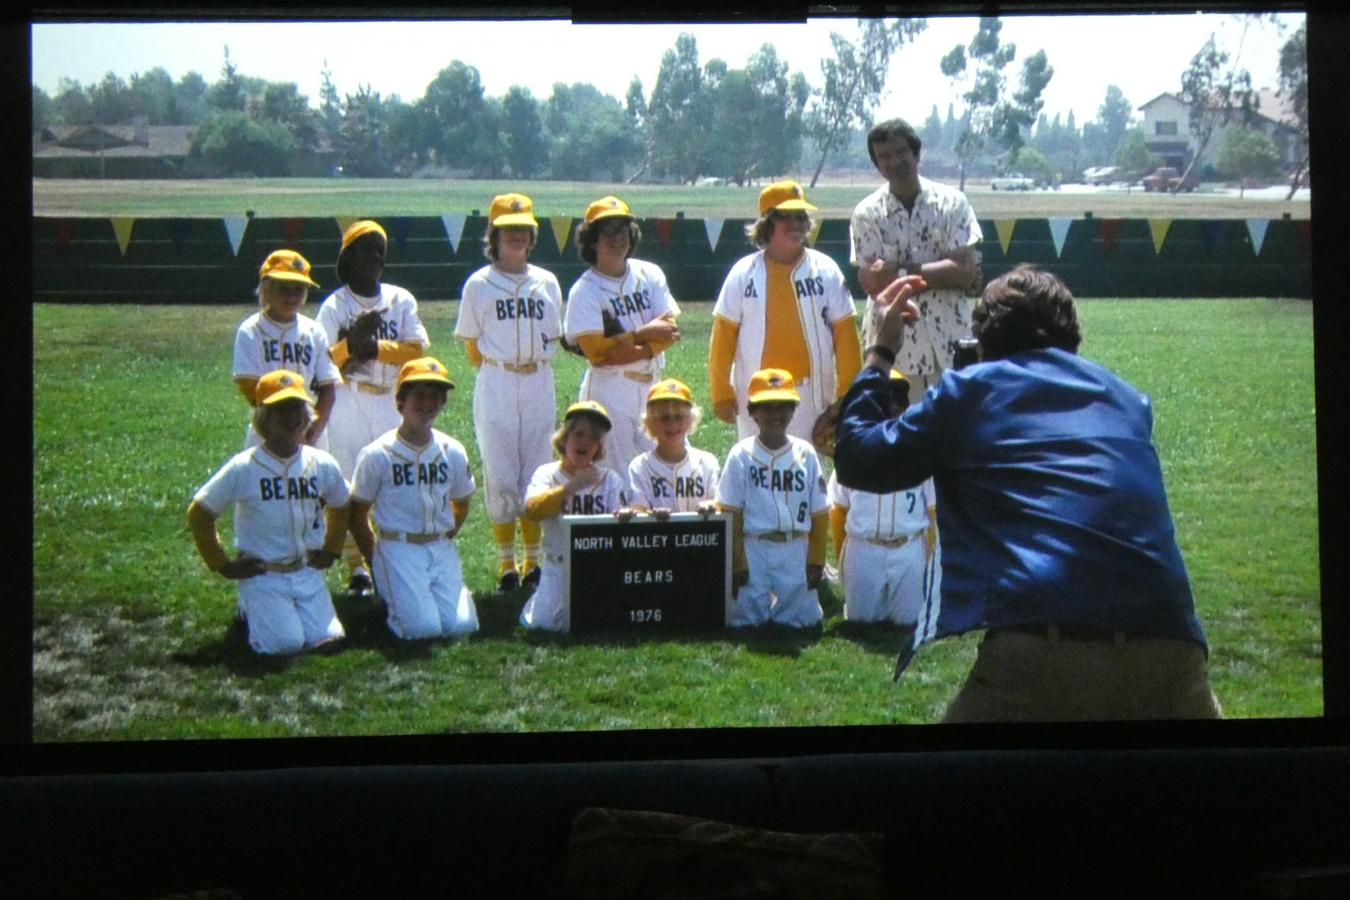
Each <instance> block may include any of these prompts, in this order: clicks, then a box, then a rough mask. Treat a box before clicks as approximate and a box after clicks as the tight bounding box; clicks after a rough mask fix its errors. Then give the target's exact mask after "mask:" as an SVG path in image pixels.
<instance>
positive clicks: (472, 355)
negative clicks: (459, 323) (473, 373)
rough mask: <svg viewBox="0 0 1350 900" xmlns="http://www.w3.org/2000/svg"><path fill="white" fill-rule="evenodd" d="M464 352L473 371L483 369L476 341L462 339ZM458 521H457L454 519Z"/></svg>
mask: <svg viewBox="0 0 1350 900" xmlns="http://www.w3.org/2000/svg"><path fill="white" fill-rule="evenodd" d="M464 352H465V353H467V354H469V362H470V363H472V364H473V367H474V368H475V369H481V368H482V367H483V353H482V351H481V350H479V349H478V341H477V340H476V339H474V338H465V339H464ZM456 521H458V519H456Z"/></svg>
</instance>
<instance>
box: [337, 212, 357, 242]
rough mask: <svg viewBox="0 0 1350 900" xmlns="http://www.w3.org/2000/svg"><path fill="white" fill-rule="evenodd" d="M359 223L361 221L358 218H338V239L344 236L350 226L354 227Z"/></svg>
mask: <svg viewBox="0 0 1350 900" xmlns="http://www.w3.org/2000/svg"><path fill="white" fill-rule="evenodd" d="M359 221H361V217H360V216H338V217H337V227H338V237H342V236H343V235H344V234H346V233H347V229H348V228H351V227H352V225H354V224H355V223H357V222H359Z"/></svg>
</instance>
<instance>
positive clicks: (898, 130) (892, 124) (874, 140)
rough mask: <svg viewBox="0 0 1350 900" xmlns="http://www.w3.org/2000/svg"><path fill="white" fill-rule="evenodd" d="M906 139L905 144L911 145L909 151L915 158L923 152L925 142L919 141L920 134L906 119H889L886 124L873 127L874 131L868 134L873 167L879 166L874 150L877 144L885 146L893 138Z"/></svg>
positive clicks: (868, 145) (879, 123)
mask: <svg viewBox="0 0 1350 900" xmlns="http://www.w3.org/2000/svg"><path fill="white" fill-rule="evenodd" d="M898 137H900V138H904V139H905V143H907V144H909V149H910V150H912V151H913V152H914V155H915V156H918V155H919V152H920V151H922V150H923V141H921V140H919V133H918V132H917V131H915V130H914V126H912V125H910V124H909V123H908V122H906V121H905V120H904V119H887V120H886V121H885V122H878V123H877V124H875V125H873V126H872V130H871V131H869V132H867V155H868V156H870V157H872V165H874V166H875V165H876V164H877V151H876V150H875V149H874V148H875V146H876V145H877V144H884V143H886V142H887V141H889V140H890V139H891V138H898Z"/></svg>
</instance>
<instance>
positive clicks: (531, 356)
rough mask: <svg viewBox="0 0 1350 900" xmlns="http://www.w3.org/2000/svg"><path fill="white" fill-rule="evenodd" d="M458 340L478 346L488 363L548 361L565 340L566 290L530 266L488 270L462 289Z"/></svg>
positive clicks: (543, 271) (542, 271) (480, 270)
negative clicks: (519, 270)
mask: <svg viewBox="0 0 1350 900" xmlns="http://www.w3.org/2000/svg"><path fill="white" fill-rule="evenodd" d="M460 298H461V299H460V303H459V319H458V320H457V321H456V322H455V337H457V338H464V339H469V340H474V341H477V342H478V350H479V352H480V353H482V354H483V356H485V357H487V358H488V359H492V360H496V361H498V362H508V363H513V364H516V365H519V364H523V363H532V362H547V361H548V360H551V359H552V358H553V353H554V351H555V350H556V349H557V346H558V339H559V338H560V337H562V308H563V303H562V288H561V287H559V286H558V279H557V278H555V277H553V273H552V272H549V271H547V270H545V269H541V268H539V267H538V266H535V265H530V266H527V268H526V270H525V272H524V273H523V274H519V275H517V274H512V273H510V272H503V271H502V270H501V269H498V268H496V267H495V266H484V267H483V268H481V269H479V270H478V271H477V272H474V273H473V274H472V275H470V276H469V278H468V280H467V281H465V282H464V288H463V289H462V290H461V291H460Z"/></svg>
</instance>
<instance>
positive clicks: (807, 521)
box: [717, 369, 829, 628]
mask: <svg viewBox="0 0 1350 900" xmlns="http://www.w3.org/2000/svg"><path fill="white" fill-rule="evenodd" d="M748 397H749V401H750V402H749V404H748V405H747V406H748V411H749V413H750V418H751V420H752V421H754V423H755V426H756V427H757V428H758V430H759V433H758V434H757V435H753V436H751V437H748V438H745V439H744V440H742V441H740V442H739V443H737V444H736V445H735V446H734V447H732V448H731V452H730V453H728V454H727V463H726V465H725V466H724V467H723V469H722V478H721V480H720V481H719V482H718V484H717V504H718V507H719V508H720V509H722V510H723V511H725V512H729V513H731V514H732V517H733V521H732V527H731V530H732V588H733V589H734V590H735V591H736V607H735V610H734V611H733V613H732V618H731V625H732V626H733V627H740V626H747V625H751V626H753V625H763V624H765V623H768V622H773V623H777V624H780V625H786V626H789V627H792V628H810V627H813V626H817V625H819V624H820V622H821V620H822V619H823V618H824V612H823V610H821V608H820V600H819V598H818V597H817V595H816V588H817V587H818V586H819V584H820V579H821V575H822V574H823V573H824V570H825V553H826V541H827V540H828V533H829V524H828V521H829V516H828V509H829V502H828V500H827V499H826V487H825V476H824V473H823V472H822V470H821V465H820V458H819V457H818V456H817V455H816V451H815V448H814V447H812V446H811V444H810V442H808V441H804V440H802V439H801V438H798V437H793V436H792V435H790V434H788V426H789V424H790V423H791V422H792V416H793V414H794V413H795V412H796V409H797V404H798V402H799V401H800V398H799V396H798V394H797V388H796V386H795V385H794V384H793V382H792V375H791V374H790V373H788V372H787V371H786V370H783V369H761V370H760V371H758V372H756V373H755V374H754V375H753V376H752V377H751V378H750V383H749V386H748Z"/></svg>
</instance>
